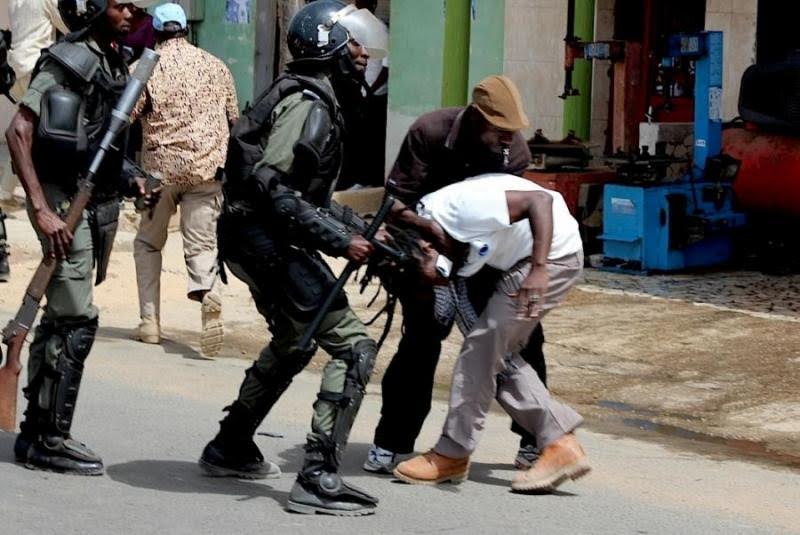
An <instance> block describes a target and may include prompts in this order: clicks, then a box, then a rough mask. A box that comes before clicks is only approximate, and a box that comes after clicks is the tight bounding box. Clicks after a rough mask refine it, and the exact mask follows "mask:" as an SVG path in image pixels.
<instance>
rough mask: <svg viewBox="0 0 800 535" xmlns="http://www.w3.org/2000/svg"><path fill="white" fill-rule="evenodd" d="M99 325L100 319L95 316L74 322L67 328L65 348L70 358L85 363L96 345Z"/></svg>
mask: <svg viewBox="0 0 800 535" xmlns="http://www.w3.org/2000/svg"><path fill="white" fill-rule="evenodd" d="M97 327H98V321H97V318H94V319H92V320H89V321H86V322H81V323H79V324H72V325H70V326H69V328H67V329H65V330H66V335H65V336H64V350H65V353H66V357H67V358H68V359H70V360H72V361H73V362H80V363H81V364H83V362H84V361H85V360H86V357H88V356H89V352H90V351H91V350H92V346H93V345H94V338H95V336H96V335H97Z"/></svg>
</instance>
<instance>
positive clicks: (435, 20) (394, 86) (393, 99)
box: [389, 0, 445, 117]
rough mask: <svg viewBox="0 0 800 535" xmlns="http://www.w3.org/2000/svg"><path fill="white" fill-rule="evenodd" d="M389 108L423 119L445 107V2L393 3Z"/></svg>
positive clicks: (408, 0)
mask: <svg viewBox="0 0 800 535" xmlns="http://www.w3.org/2000/svg"><path fill="white" fill-rule="evenodd" d="M390 17H391V23H392V26H391V32H390V43H389V50H390V52H389V54H390V58H391V67H390V69H389V73H390V75H389V108H390V109H391V110H392V111H395V112H397V113H400V114H402V115H406V116H414V117H416V116H419V115H422V114H423V113H426V112H428V111H430V110H432V109H435V108H438V107H440V106H441V102H442V86H443V84H442V72H443V69H444V55H443V43H444V27H445V10H444V0H393V1H392V3H391V15H390Z"/></svg>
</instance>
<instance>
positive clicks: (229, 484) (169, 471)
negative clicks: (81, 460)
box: [106, 460, 289, 505]
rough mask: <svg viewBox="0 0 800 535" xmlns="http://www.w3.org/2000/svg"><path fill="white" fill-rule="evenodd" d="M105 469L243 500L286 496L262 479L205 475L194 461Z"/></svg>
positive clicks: (151, 483)
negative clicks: (244, 479) (245, 479)
mask: <svg viewBox="0 0 800 535" xmlns="http://www.w3.org/2000/svg"><path fill="white" fill-rule="evenodd" d="M106 473H107V474H108V477H110V478H111V479H113V480H114V481H117V482H119V483H123V484H125V485H130V486H131V487H137V488H141V489H151V490H158V491H163V492H177V493H192V494H195V493H205V494H223V495H229V496H241V499H242V500H251V499H254V498H270V499H272V500H275V501H276V502H278V503H279V504H281V505H283V504H285V503H286V500H287V498H288V497H289V493H288V492H282V491H278V490H275V489H273V488H271V487H269V486H268V485H267V484H265V483H264V482H255V481H242V480H238V479H231V478H213V477H206V476H204V475H203V474H202V473H201V472H200V468H199V467H198V466H197V464H196V463H191V462H186V461H155V460H141V461H130V462H127V463H120V464H115V465H112V466H109V467H108V468H106Z"/></svg>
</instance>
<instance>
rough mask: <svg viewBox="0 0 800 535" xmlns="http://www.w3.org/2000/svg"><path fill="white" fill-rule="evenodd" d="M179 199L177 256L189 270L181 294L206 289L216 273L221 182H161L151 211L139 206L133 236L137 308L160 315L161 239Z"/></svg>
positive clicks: (164, 236) (209, 286) (210, 286)
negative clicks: (180, 238) (140, 211)
mask: <svg viewBox="0 0 800 535" xmlns="http://www.w3.org/2000/svg"><path fill="white" fill-rule="evenodd" d="M178 204H180V205H181V222H180V228H181V234H182V235H183V257H184V260H185V261H186V271H187V273H188V275H189V282H188V287H187V290H186V291H187V294H188V296H189V297H190V298H191V297H193V296H194V295H195V294H197V293H198V292H203V291H207V290H210V289H211V288H212V286H213V284H214V281H215V279H216V277H217V271H218V269H217V218H219V214H220V211H221V209H222V185H221V184H220V183H219V182H216V181H209V182H203V183H202V184H197V185H194V186H190V185H186V186H177V185H171V186H165V187H164V189H163V190H162V191H161V198H160V199H159V200H158V204H156V206H155V208H154V209H153V211H152V214H150V213H149V212H147V211H146V212H144V213H143V214H142V220H141V223H140V224H139V231H138V232H137V233H136V239H135V240H134V242H133V259H134V262H135V264H136V283H137V287H138V289H139V314H140V316H141V317H145V316H155V317H158V316H160V312H161V310H160V309H161V259H162V256H161V251H162V249H164V245H165V244H166V243H167V230H168V227H169V220H170V217H172V215H173V214H174V213H175V212H176V211H177V209H178Z"/></svg>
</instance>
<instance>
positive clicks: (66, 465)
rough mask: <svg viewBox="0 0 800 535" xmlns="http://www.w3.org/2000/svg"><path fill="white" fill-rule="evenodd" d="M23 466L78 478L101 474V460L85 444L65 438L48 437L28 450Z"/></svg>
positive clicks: (102, 468) (102, 469)
mask: <svg viewBox="0 0 800 535" xmlns="http://www.w3.org/2000/svg"><path fill="white" fill-rule="evenodd" d="M25 466H26V467H27V468H30V469H33V470H47V471H50V472H59V473H63V474H74V475H79V476H99V475H102V474H103V471H104V467H103V460H102V459H101V458H100V457H99V456H98V455H97V454H96V453H95V452H93V451H92V450H91V449H89V448H88V447H87V446H86V445H85V444H83V443H81V442H78V441H77V440H75V439H73V438H71V437H69V436H67V437H63V436H58V435H49V436H45V437H43V438H42V440H39V441H38V442H35V443H34V444H32V445H31V446H30V447H29V448H28V458H27V460H26V461H25Z"/></svg>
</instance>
